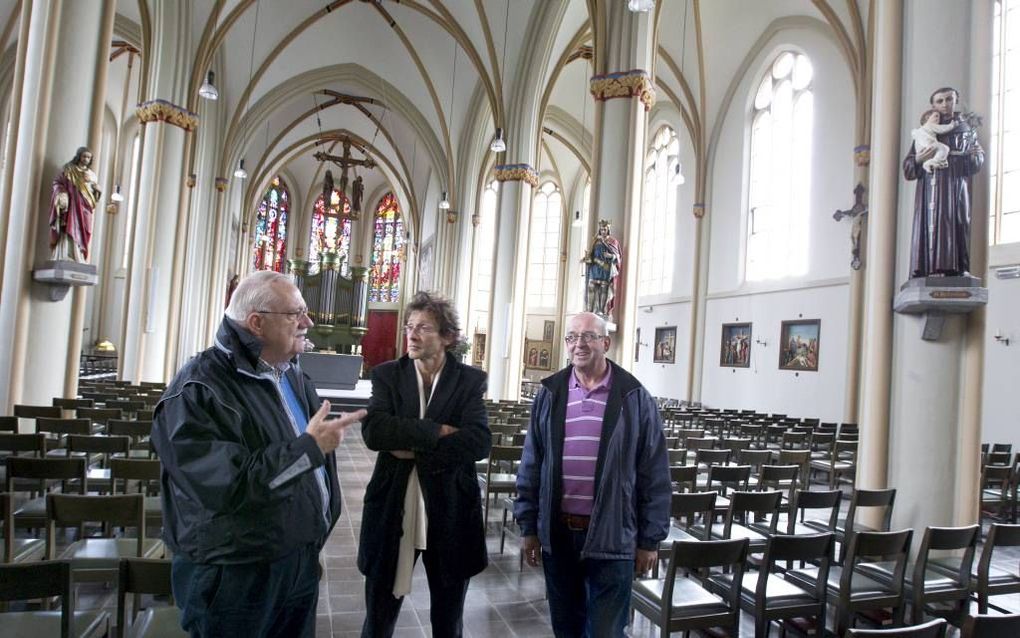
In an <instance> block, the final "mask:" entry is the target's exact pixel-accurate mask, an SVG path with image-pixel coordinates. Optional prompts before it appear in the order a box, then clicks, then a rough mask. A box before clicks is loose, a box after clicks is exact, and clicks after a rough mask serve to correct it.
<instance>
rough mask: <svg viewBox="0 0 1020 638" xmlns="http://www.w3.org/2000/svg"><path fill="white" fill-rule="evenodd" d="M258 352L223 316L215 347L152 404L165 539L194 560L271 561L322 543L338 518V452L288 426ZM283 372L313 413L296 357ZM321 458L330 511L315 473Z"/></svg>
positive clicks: (314, 400) (314, 404)
mask: <svg viewBox="0 0 1020 638" xmlns="http://www.w3.org/2000/svg"><path fill="white" fill-rule="evenodd" d="M261 350H262V346H261V344H260V342H259V341H258V340H257V339H256V338H255V337H254V336H252V335H251V334H249V333H248V332H246V331H244V330H242V329H239V328H238V327H237V326H236V325H235V324H234V323H233V322H232V321H230V320H229V319H227V318H224V319H223V322H222V323H221V324H220V329H219V332H217V334H216V345H215V347H212V348H209V349H208V350H205V351H204V352H201V353H199V354H198V355H197V356H195V357H194V358H193V359H191V361H189V362H188V363H187V364H185V365H184V367H183V368H181V370H180V371H179V372H178V373H177V376H175V377H174V379H173V381H171V382H170V385H169V387H168V388H167V390H166V392H165V393H164V394H163V397H162V398H161V399H160V401H159V403H158V404H157V405H156V410H155V414H154V416H153V423H152V443H153V446H154V447H155V448H156V452H157V453H158V454H159V459H160V461H161V462H162V464H163V475H162V488H163V491H162V501H163V539H164V540H165V541H166V543H167V545H168V546H169V547H170V549H171V550H173V553H174V554H175V555H179V556H182V557H183V558H185V559H187V560H188V561H191V562H194V563H213V564H230V563H249V562H255V561H264V560H275V559H277V558H281V557H283V556H286V555H287V554H289V553H291V552H292V551H294V550H295V549H297V548H299V547H303V546H305V545H308V544H310V543H318V544H319V545H320V546H321V544H322V543H323V542H324V541H325V539H326V537H327V535H328V534H329V531H330V529H332V527H333V525H334V524H335V523H336V520H337V518H338V517H339V516H340V486H339V484H338V483H337V475H336V458H335V457H334V456H333V455H332V454H330V455H328V456H325V457H324V456H323V454H322V452H321V451H320V450H319V446H318V445H317V444H316V443H315V439H313V438H312V437H311V435H309V434H307V433H305V434H302V435H300V436H298V435H297V433H296V432H295V431H294V426H293V424H292V423H291V421H290V418H289V416H288V413H287V412H286V410H285V408H284V399H283V395H282V394H281V392H280V390H279V388H278V386H277V383H276V381H275V379H274V377H273V374H274V373H273V372H268V371H267V372H265V373H259V372H257V366H258V360H259V354H260V353H261ZM284 374H285V375H286V376H287V379H288V380H289V381H290V384H291V387H292V388H294V393H295V394H296V395H297V398H298V401H299V402H301V403H302V404H304V408H305V417H306V418H307V417H310V416H311V415H312V414H314V413H315V412H316V411H317V410H318V409H319V403H320V401H319V397H318V395H317V394H316V392H315V388H314V387H313V386H312V382H311V379H309V378H308V376H307V375H306V374H304V372H302V371H301V369H300V368H299V367H298V366H297V365H296V364H292V365H291V367H290V369H289V370H288V371H287V372H285V373H284ZM323 464H325V465H326V468H327V476H328V478H329V480H328V486H329V497H330V498H329V501H330V504H329V512H328V513H326V516H324V515H323V511H322V510H323V503H322V492H321V491H320V489H319V484H318V481H317V480H316V478H315V472H318V471H320V470H319V468H321V467H322V466H323Z"/></svg>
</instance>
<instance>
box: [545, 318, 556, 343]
mask: <svg viewBox="0 0 1020 638" xmlns="http://www.w3.org/2000/svg"><path fill="white" fill-rule="evenodd" d="M555 334H556V322H555V321H550V320H549V319H546V321H545V325H544V326H543V329H542V341H548V342H549V343H552V341H553V336H554V335H555Z"/></svg>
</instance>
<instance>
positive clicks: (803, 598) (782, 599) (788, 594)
mask: <svg viewBox="0 0 1020 638" xmlns="http://www.w3.org/2000/svg"><path fill="white" fill-rule="evenodd" d="M728 577H729V576H728V575H726V576H720V578H728ZM757 586H758V574H757V572H748V573H745V574H744V578H743V580H741V582H740V598H741V602H744V603H747V604H753V603H754V597H755V590H756V588H757ZM765 597H766V599H767V601H768V606H769V608H772V609H775V608H782V607H801V606H803V605H811V604H813V603H815V602H816V601H815V597H814V596H812V595H811V592H808V591H805V590H804V589H802V588H800V587H798V586H797V585H794V584H793V583H791V582H789V581H786V580H784V579H782V578H780V577H779V576H776V575H774V574H769V576H768V578H767V579H766V581H765Z"/></svg>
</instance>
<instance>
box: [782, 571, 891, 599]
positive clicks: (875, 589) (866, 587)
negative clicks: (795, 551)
mask: <svg viewBox="0 0 1020 638" xmlns="http://www.w3.org/2000/svg"><path fill="white" fill-rule="evenodd" d="M842 577H843V568H842V567H841V566H839V565H833V566H832V567H830V568H829V578H828V580H827V581H826V587H827V588H828V590H829V594H831V595H833V596H838V595H839V587H840V579H841V578H842ZM786 578H787V579H788V580H791V581H794V582H798V583H801V584H803V585H807V586H809V585H812V584H814V582H815V581H816V580H817V579H818V568H817V567H805V568H803V569H794V570H790V571H788V572H786ZM849 593H850V597H851V598H852V599H853V601H854V602H866V601H868V600H884V599H886V598H888V597H889V596H894V595H895V592H894V590H893V589H892V588H891V587H890V586H889V584H887V583H883V582H881V581H879V580H876V579H873V578H869V577H867V576H863V575H861V574H860V569H858V573H857V574H855V575H854V577H853V579H852V580H851V581H850V591H849Z"/></svg>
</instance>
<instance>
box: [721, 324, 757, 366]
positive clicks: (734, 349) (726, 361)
mask: <svg viewBox="0 0 1020 638" xmlns="http://www.w3.org/2000/svg"><path fill="white" fill-rule="evenodd" d="M719 365H720V366H721V367H724V368H750V367H751V324H750V323H724V324H723V325H722V343H721V344H720V346H719Z"/></svg>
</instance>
